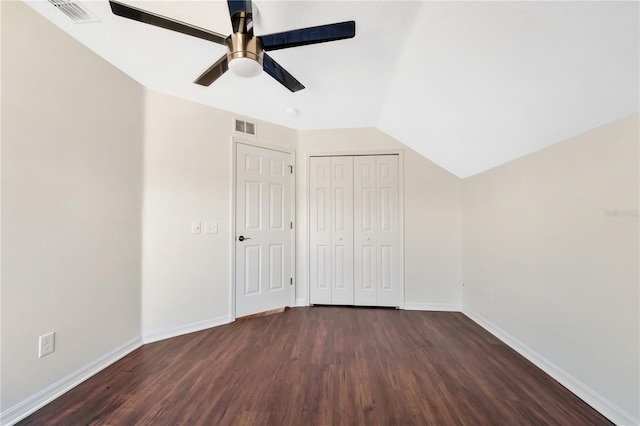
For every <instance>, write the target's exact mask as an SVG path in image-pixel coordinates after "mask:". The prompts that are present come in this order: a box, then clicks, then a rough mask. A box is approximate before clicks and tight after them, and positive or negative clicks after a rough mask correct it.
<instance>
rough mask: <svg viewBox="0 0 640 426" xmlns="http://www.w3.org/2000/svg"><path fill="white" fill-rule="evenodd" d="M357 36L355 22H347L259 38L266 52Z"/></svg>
mask: <svg viewBox="0 0 640 426" xmlns="http://www.w3.org/2000/svg"><path fill="white" fill-rule="evenodd" d="M355 35H356V23H355V21H346V22H339V23H337V24H329V25H320V26H317V27H309V28H301V29H299V30H291V31H285V32H282V33H275V34H267V35H262V36H258V38H259V39H260V40H261V41H262V48H263V49H264V50H278V49H286V48H288V47H296V46H304V45H307V44H315V43H324V42H327V41H335V40H342V39H345V38H352V37H354V36H355Z"/></svg>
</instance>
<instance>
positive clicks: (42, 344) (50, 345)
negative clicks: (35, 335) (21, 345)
mask: <svg viewBox="0 0 640 426" xmlns="http://www.w3.org/2000/svg"><path fill="white" fill-rule="evenodd" d="M38 343H39V345H38V358H42V357H43V356H45V355H49V354H50V353H52V352H53V351H54V350H55V343H56V334H55V333H54V332H51V333H49V334H45V335H43V336H40V340H39V341H38Z"/></svg>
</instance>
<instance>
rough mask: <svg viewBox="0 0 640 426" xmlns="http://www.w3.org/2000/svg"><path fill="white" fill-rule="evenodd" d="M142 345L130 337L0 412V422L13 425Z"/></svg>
mask: <svg viewBox="0 0 640 426" xmlns="http://www.w3.org/2000/svg"><path fill="white" fill-rule="evenodd" d="M140 346H142V340H141V339H140V337H136V338H134V339H131V340H130V341H128V342H127V343H125V344H123V345H121V346H120V347H118V348H116V349H114V350H112V351H111V352H109V353H107V354H105V355H103V356H101V357H100V358H98V359H96V360H95V361H93V362H91V363H89V364H87V365H85V366H84V367H81V368H80V369H78V370H76V371H74V372H73V373H71V374H69V375H67V376H65V377H63V378H62V379H60V380H58V381H57V382H55V383H53V384H51V385H49V386H47V387H46V388H44V389H42V390H41V391H39V392H37V393H35V394H33V395H31V396H30V397H28V398H27V399H25V400H23V401H21V402H19V403H17V404H16V405H14V406H13V407H10V408H8V409H7V410H5V411H3V412H1V413H0V424H2V425H13V424H15V423H17V422H19V421H20V420H22V419H24V418H25V417H27V416H28V415H30V414H32V413H34V412H35V411H37V410H38V409H40V408H42V407H44V406H45V405H47V404H48V403H50V402H51V401H53V400H54V399H56V398H58V397H59V396H61V395H62V394H64V393H65V392H67V391H69V390H71V389H73V388H74V387H76V386H78V385H79V384H80V383H82V382H84V381H85V380H87V379H88V378H90V377H92V376H94V375H95V374H97V373H99V372H100V371H102V370H104V369H105V368H107V367H108V366H110V365H111V364H113V363H114V362H116V361H118V360H119V359H121V358H123V357H124V356H126V355H128V354H130V353H131V352H133V351H135V350H136V349H138V348H139V347H140Z"/></svg>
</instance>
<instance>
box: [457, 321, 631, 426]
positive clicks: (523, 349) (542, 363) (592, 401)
mask: <svg viewBox="0 0 640 426" xmlns="http://www.w3.org/2000/svg"><path fill="white" fill-rule="evenodd" d="M462 312H463V313H464V314H465V315H466V316H467V317H469V318H470V319H471V320H472V321H474V322H475V323H477V324H478V325H479V326H481V327H482V328H484V329H485V330H487V331H488V332H489V333H491V334H493V335H494V336H495V337H497V338H498V339H500V340H502V342H503V343H505V344H506V345H507V346H509V347H511V349H513V350H515V351H516V352H518V353H519V354H520V355H522V356H523V357H525V358H526V359H528V360H529V361H531V362H532V363H533V364H535V365H536V366H537V367H538V368H540V369H541V370H542V371H544V372H545V373H547V374H548V375H549V376H551V377H553V378H554V379H555V380H556V381H558V383H560V384H561V385H562V386H564V387H565V388H567V389H569V390H570V391H571V392H573V393H574V394H575V395H576V396H577V397H578V398H580V399H582V400H583V401H584V402H586V403H587V404H589V405H590V406H591V407H593V408H594V409H595V410H597V411H598V412H599V413H600V414H602V415H603V416H605V417H606V418H608V419H609V420H611V421H612V422H613V423H615V424H617V425H638V424H640V420H639V419H636V418H635V417H634V416H632V415H631V414H629V413H627V412H626V411H624V410H623V409H621V408H620V407H618V406H617V405H615V404H614V403H612V402H611V401H609V400H608V399H607V398H605V397H603V396H602V395H600V394H599V393H598V392H596V391H594V390H593V389H591V388H590V387H589V386H587V385H585V384H584V383H582V382H581V381H580V380H578V379H576V378H575V377H573V376H572V375H571V374H569V373H567V372H566V371H564V370H563V369H562V368H560V367H558V366H557V365H555V364H554V363H553V362H551V361H549V360H548V359H546V358H545V357H543V356H542V355H540V354H539V353H537V352H536V351H534V350H533V349H531V348H530V347H528V346H527V345H525V344H524V343H522V342H521V341H519V340H518V339H516V338H515V337H513V336H511V335H510V334H509V333H507V332H506V331H504V330H502V329H501V328H500V327H498V326H496V325H495V324H493V323H491V322H490V321H488V320H486V319H485V318H483V317H482V316H481V315H479V314H478V313H476V312H474V311H473V310H471V309H468V308H465V309H464V310H463V311H462Z"/></svg>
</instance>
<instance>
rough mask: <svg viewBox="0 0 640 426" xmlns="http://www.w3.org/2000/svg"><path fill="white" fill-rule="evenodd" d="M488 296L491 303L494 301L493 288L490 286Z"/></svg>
mask: <svg viewBox="0 0 640 426" xmlns="http://www.w3.org/2000/svg"><path fill="white" fill-rule="evenodd" d="M487 298H488V299H489V303H493V290H491V289H490V288H488V289H487Z"/></svg>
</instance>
